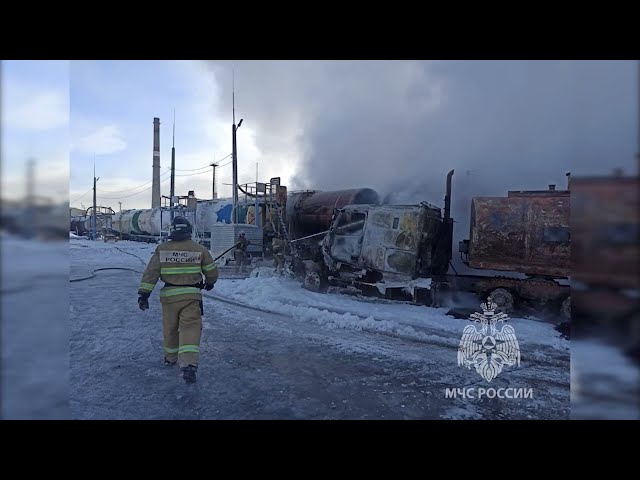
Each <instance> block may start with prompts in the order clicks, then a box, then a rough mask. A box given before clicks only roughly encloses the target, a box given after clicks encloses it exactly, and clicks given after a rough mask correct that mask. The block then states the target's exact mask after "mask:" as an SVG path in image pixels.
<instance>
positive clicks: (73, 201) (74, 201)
mask: <svg viewBox="0 0 640 480" xmlns="http://www.w3.org/2000/svg"><path fill="white" fill-rule="evenodd" d="M91 190H93V188H90V189H89V190H87V191H86V192H84V193H83V194H82V195H80V196H79V197H78V198H76V199H75V200H72V201H70V202H69V204H72V203H76V202H77V201H78V200H80V199H81V198H82V197H84V196H85V195H86V194H87V193H89V192H90V191H91Z"/></svg>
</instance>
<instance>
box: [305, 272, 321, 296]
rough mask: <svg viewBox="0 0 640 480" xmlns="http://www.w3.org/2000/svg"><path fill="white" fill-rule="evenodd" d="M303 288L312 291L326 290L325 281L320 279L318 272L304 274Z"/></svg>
mask: <svg viewBox="0 0 640 480" xmlns="http://www.w3.org/2000/svg"><path fill="white" fill-rule="evenodd" d="M304 288H306V289H307V290H310V291H312V292H324V291H325V290H326V282H324V281H323V280H322V277H321V276H320V273H318V272H314V271H311V272H307V273H306V274H305V276H304Z"/></svg>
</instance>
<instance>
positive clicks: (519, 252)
mask: <svg viewBox="0 0 640 480" xmlns="http://www.w3.org/2000/svg"><path fill="white" fill-rule="evenodd" d="M569 221H570V196H569V191H568V190H556V189H555V186H554V185H550V186H549V190H536V191H510V192H508V196H507V197H476V198H474V199H473V200H472V202H471V225H470V240H469V246H468V259H469V262H468V265H469V266H470V267H471V268H477V269H485V270H501V271H509V272H517V273H524V274H527V275H541V276H549V277H568V276H569V273H570V266H571V257H570V255H571V248H570V230H569V227H570V225H569Z"/></svg>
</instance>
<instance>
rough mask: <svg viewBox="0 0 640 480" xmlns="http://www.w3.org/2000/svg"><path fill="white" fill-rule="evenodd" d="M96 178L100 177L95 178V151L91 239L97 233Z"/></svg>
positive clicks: (94, 157)
mask: <svg viewBox="0 0 640 480" xmlns="http://www.w3.org/2000/svg"><path fill="white" fill-rule="evenodd" d="M98 180H100V177H98V178H96V155H95V153H94V154H93V218H92V222H91V223H92V224H93V228H92V230H93V231H92V232H91V235H92V240H95V239H96V234H97V229H98V223H97V220H98V216H97V211H96V210H97V208H98V207H97V202H96V184H97V183H98Z"/></svg>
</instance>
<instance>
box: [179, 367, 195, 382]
mask: <svg viewBox="0 0 640 480" xmlns="http://www.w3.org/2000/svg"><path fill="white" fill-rule="evenodd" d="M197 370H198V367H197V366H196V365H187V366H186V367H184V368H182V378H183V379H184V381H185V382H187V383H195V381H196V371H197Z"/></svg>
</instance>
